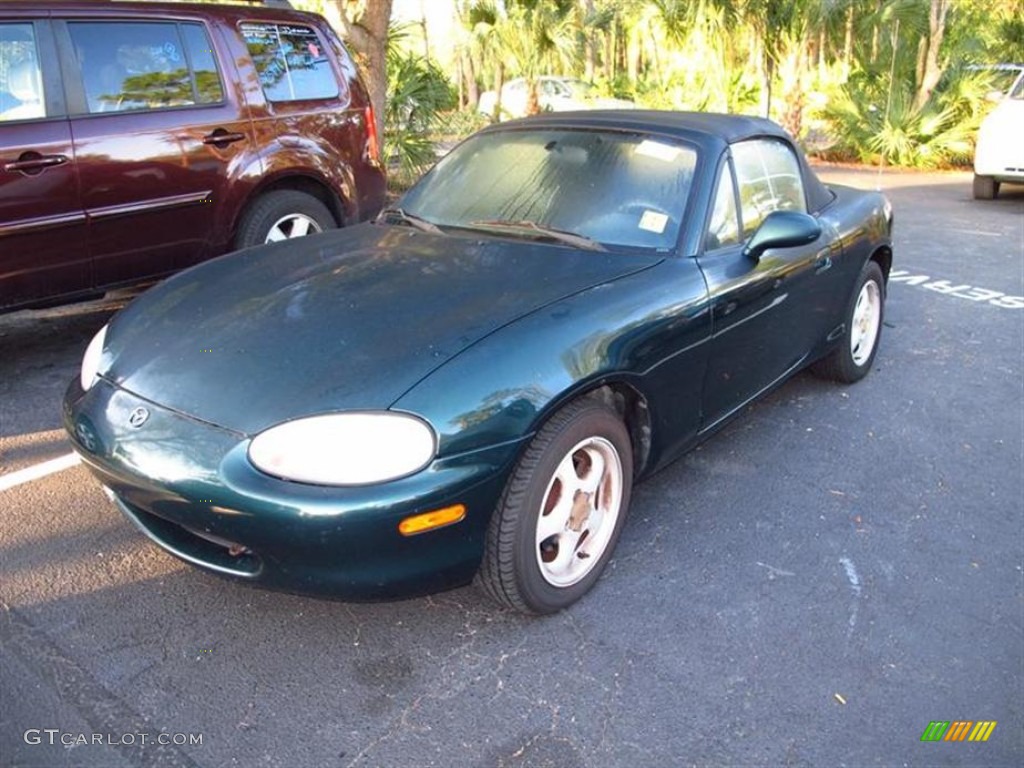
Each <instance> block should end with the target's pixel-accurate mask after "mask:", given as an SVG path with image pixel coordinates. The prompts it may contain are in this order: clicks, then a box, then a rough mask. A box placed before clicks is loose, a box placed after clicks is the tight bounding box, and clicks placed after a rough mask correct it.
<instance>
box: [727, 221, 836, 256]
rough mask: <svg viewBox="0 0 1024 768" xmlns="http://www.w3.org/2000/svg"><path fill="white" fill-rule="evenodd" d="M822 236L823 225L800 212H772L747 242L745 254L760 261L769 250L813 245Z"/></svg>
mask: <svg viewBox="0 0 1024 768" xmlns="http://www.w3.org/2000/svg"><path fill="white" fill-rule="evenodd" d="M820 236H821V224H820V223H819V222H818V220H817V219H816V218H814V217H813V216H809V215H807V214H806V213H800V212H798V211H772V212H771V213H769V214H768V215H767V216H766V217H765V220H764V221H762V222H761V226H759V227H758V228H757V230H756V231H755V232H754V234H753V235H751V236H750V240H748V241H747V245H746V247H745V248H744V249H743V254H744V255H745V256H749V257H750V258H752V259H755V260H757V259H760V258H761V254H762V253H764V252H765V251H767V250H768V249H769V248H794V247H796V246H798V245H807V244H808V243H813V242H814V241H815V240H817V239H818V238H819V237H820Z"/></svg>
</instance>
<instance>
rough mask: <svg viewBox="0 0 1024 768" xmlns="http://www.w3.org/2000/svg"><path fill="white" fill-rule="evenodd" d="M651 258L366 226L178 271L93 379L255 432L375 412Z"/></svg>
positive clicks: (136, 307)
mask: <svg viewBox="0 0 1024 768" xmlns="http://www.w3.org/2000/svg"><path fill="white" fill-rule="evenodd" d="M658 261H660V257H658V256H649V257H648V256H630V255H623V254H612V253H602V252H594V251H579V250H576V249H572V248H566V247H561V246H554V245H545V244H539V243H532V242H526V241H509V240H498V239H482V240H478V239H472V238H467V237H461V236H458V237H456V236H444V235H433V234H428V233H421V232H416V231H413V230H410V229H407V228H400V227H393V226H379V225H373V224H364V225H361V226H358V227H353V228H351V229H344V230H338V231H334V232H329V233H326V234H323V235H317V236H314V237H308V238H303V239H301V240H295V241H289V242H288V243H280V244H275V245H271V246H264V247H258V248H253V249H249V250H246V251H241V252H239V253H235V254H230V255H228V256H224V257H221V258H219V259H215V260H213V261H210V262H207V263H206V264H203V265H200V266H199V267H195V268H193V269H191V270H188V271H186V272H183V273H181V274H179V275H177V276H175V277H173V278H171V279H170V280H167V281H166V282H164V283H162V284H160V285H158V286H157V287H155V288H154V289H152V290H150V291H149V292H147V293H146V294H144V295H143V296H141V297H139V298H138V299H136V300H135V301H134V302H133V303H132V304H131V305H130V306H129V307H127V308H126V309H125V310H123V311H122V312H121V313H120V314H119V315H118V316H117V317H116V318H115V319H114V321H112V323H111V326H110V330H109V332H108V334H107V341H106V348H105V352H104V364H103V370H104V373H103V375H104V377H105V378H107V379H109V380H111V381H113V382H114V383H116V384H118V385H119V386H122V387H124V388H125V389H127V390H130V391H131V392H134V393H135V394H137V395H139V396H141V397H143V398H146V399H148V400H151V401H153V402H155V403H158V404H160V405H163V406H165V407H168V408H172V409H174V410H176V411H179V412H181V413H185V414H188V415H190V416H193V417H195V418H198V419H201V420H203V421H207V422H210V423H213V424H216V425H219V426H221V427H225V428H228V429H232V430H235V431H238V432H242V433H247V434H254V433H256V432H259V431H261V430H263V429H265V428H267V427H269V426H272V425H273V424H276V423H279V422H282V421H286V420H289V419H293V418H297V417H300V416H305V415H310V414H316V413H324V412H330V411H339V410H354V409H382V408H387V407H388V406H390V405H391V404H392V403H393V402H395V400H397V399H398V398H399V397H400V396H401V395H402V394H404V393H405V392H406V391H408V390H409V389H410V388H411V387H413V386H414V385H415V384H416V383H417V382H418V381H420V380H421V379H422V378H423V377H425V376H426V375H427V374H429V373H430V372H431V371H432V370H434V369H435V368H437V367H438V366H440V365H442V364H444V363H445V362H446V361H448V360H450V359H451V358H452V357H454V356H455V355H457V354H458V353H459V352H460V351H462V350H463V349H465V348H466V347H468V346H469V345H471V344H473V343H474V342H475V341H477V340H479V339H481V338H483V337H484V336H486V335H487V334H489V333H491V332H493V331H495V330H497V329H498V328H500V327H502V326H504V325H507V324H508V323H511V322H513V321H515V320H516V319H517V318H520V317H522V316H524V315H526V314H529V313H531V312H534V311H536V310H537V309H539V308H541V307H543V306H545V305H546V304H549V303H551V302H554V301H557V300H558V299H560V298H563V297H565V296H568V295H571V294H574V293H577V292H579V291H582V290H585V289H587V288H590V287H592V286H594V285H598V284H601V283H605V282H608V281H610V280H614V279H616V278H619V277H622V276H625V275H627V274H631V273H633V272H636V271H638V270H641V269H645V268H647V267H649V266H652V265H653V264H656V263H657V262H658Z"/></svg>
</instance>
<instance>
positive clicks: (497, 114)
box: [491, 62, 505, 123]
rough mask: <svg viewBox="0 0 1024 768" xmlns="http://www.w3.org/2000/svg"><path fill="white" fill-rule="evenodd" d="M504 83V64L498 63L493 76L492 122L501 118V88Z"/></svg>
mask: <svg viewBox="0 0 1024 768" xmlns="http://www.w3.org/2000/svg"><path fill="white" fill-rule="evenodd" d="M504 85H505V65H504V64H502V63H500V62H499V63H498V69H497V73H496V74H495V77H494V114H493V115H491V117H492V118H494V122H496V123H497V122H499V121H500V120H501V89H502V88H503V87H504Z"/></svg>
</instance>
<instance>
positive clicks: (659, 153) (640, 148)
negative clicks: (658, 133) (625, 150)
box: [636, 139, 679, 163]
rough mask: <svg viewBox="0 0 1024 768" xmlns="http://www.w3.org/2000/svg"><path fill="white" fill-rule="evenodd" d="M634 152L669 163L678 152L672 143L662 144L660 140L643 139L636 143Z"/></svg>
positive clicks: (677, 148)
mask: <svg viewBox="0 0 1024 768" xmlns="http://www.w3.org/2000/svg"><path fill="white" fill-rule="evenodd" d="M636 153H637V154H638V155H644V156H645V157H653V158H654V159H656V160H661V161H662V162H664V163H671V162H672V161H673V160H675V159H676V155H678V154H679V147H676V146H673V145H672V144H662V143H661V142H660V141H651V140H650V139H644V140H643V141H641V142H640V143H639V144H637V145H636Z"/></svg>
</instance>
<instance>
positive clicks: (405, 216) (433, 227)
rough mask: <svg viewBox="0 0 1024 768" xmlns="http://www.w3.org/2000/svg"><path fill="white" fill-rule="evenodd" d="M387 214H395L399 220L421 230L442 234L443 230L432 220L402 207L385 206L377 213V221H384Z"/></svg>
mask: <svg viewBox="0 0 1024 768" xmlns="http://www.w3.org/2000/svg"><path fill="white" fill-rule="evenodd" d="M388 216H397V217H398V218H399V220H400V221H403V222H405V223H406V224H410V225H412V226H414V227H415V228H416V229H419V230H421V231H423V232H430V233H432V234H435V235H443V234H444V232H442V231H441V228H440V227H439V226H437V224H435V223H434V222H432V221H427V220H426V219H424V218H423V217H422V216H417V215H416V214H415V213H409V212H408V211H406V210H404V209H402V208H385V209H384V210H383V211H381V212H380V213H378V214H377V221H378V222H380V221H384V220H385V219H386V218H387V217H388Z"/></svg>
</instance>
